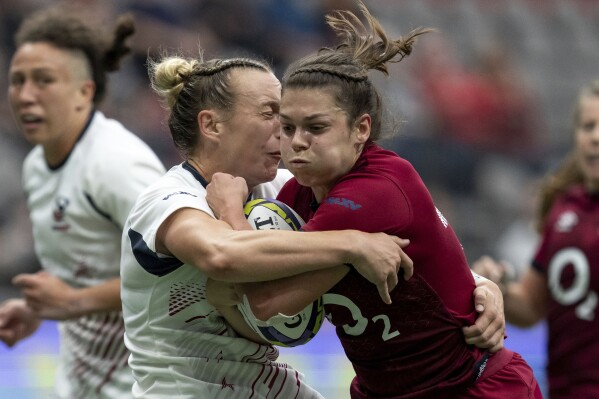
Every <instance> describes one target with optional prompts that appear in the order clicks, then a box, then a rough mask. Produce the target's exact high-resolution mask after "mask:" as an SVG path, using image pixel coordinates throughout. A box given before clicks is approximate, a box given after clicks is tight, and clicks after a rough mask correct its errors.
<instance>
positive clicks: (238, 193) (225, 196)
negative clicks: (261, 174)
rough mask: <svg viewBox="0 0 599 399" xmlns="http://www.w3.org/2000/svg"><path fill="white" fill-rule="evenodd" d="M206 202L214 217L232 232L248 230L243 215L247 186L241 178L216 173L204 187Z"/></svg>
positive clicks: (248, 227) (248, 226)
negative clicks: (231, 228)
mask: <svg viewBox="0 0 599 399" xmlns="http://www.w3.org/2000/svg"><path fill="white" fill-rule="evenodd" d="M206 192H207V195H206V201H208V205H209V206H210V209H212V212H214V216H216V218H217V219H220V220H222V221H224V222H227V223H228V224H229V225H230V226H231V227H233V229H234V230H248V229H251V227H250V225H249V224H248V223H247V221H246V219H245V215H244V214H243V204H244V203H245V201H246V199H247V197H248V186H247V184H246V181H245V179H244V178H243V177H234V176H232V175H230V174H228V173H220V172H217V173H215V174H214V175H212V179H211V180H210V183H209V184H208V186H206Z"/></svg>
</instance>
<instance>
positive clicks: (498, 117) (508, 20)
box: [0, 0, 599, 399]
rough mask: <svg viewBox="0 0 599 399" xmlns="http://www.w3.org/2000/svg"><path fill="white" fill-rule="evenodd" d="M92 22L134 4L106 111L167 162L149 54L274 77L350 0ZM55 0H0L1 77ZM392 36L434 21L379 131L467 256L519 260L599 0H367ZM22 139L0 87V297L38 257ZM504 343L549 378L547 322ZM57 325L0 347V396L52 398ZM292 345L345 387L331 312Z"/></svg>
mask: <svg viewBox="0 0 599 399" xmlns="http://www.w3.org/2000/svg"><path fill="white" fill-rule="evenodd" d="M67 2H68V3H70V4H71V5H72V6H73V7H80V8H81V10H82V12H84V13H87V14H88V15H89V18H90V20H92V21H96V22H97V23H98V24H99V25H102V24H104V25H107V26H111V25H112V22H113V21H114V18H115V17H116V15H118V14H120V13H122V12H132V13H133V15H134V16H135V18H136V22H137V31H138V32H137V34H136V35H135V36H134V38H133V40H132V45H133V48H134V54H133V57H130V58H128V59H127V61H126V62H125V64H124V65H123V68H122V70H121V71H120V72H118V73H117V74H114V75H113V76H112V77H111V87H110V92H109V95H108V98H107V101H105V103H104V105H103V107H102V110H103V111H104V112H105V113H107V114H108V115H110V116H111V117H114V118H116V119H119V120H121V121H122V122H123V123H124V124H125V125H127V126H128V127H129V128H130V129H132V130H133V131H134V132H136V133H137V134H139V135H140V136H141V137H142V138H143V139H144V140H146V141H147V142H148V143H149V144H150V145H151V146H152V147H153V148H154V149H155V150H156V152H157V153H158V154H159V155H160V157H161V158H162V159H163V161H164V163H165V164H166V165H167V167H170V166H172V165H173V164H175V163H178V162H180V161H181V159H180V158H179V156H178V154H177V153H176V152H175V150H174V147H173V145H172V144H171V139H170V136H169V134H168V131H167V129H166V127H165V125H164V124H163V117H164V113H163V112H162V110H161V108H160V106H159V104H158V102H157V99H156V97H155V96H154V95H153V94H152V93H151V92H150V90H149V85H148V78H147V73H146V69H145V62H146V59H147V57H148V55H149V56H152V55H156V54H159V53H160V52H162V51H165V50H166V51H169V52H183V53H185V54H188V55H192V56H193V55H197V54H198V48H199V47H200V46H201V48H202V49H203V51H204V54H205V57H208V58H212V57H227V56H232V55H235V56H239V55H247V56H259V57H261V58H264V59H266V60H267V61H269V62H270V63H271V64H272V65H273V66H274V68H275V71H276V72H277V74H278V75H279V76H280V75H281V74H282V72H283V70H284V67H285V66H286V65H287V64H288V63H289V62H291V61H293V60H294V59H296V58H298V57H300V56H303V55H305V54H307V53H308V52H310V51H313V50H315V49H317V48H320V47H322V46H323V45H327V44H331V43H333V40H334V38H333V37H331V34H330V32H329V31H328V29H327V27H326V26H325V25H324V23H323V15H324V14H325V13H326V12H327V11H329V10H332V9H353V8H355V2H354V1H353V0H287V1H280V0H279V1H277V0H178V1H177V2H172V1H168V0H70V1H67ZM52 3H55V1H52V0H20V1H18V2H16V1H1V2H0V88H3V89H6V85H7V80H6V78H7V70H8V63H9V61H10V55H11V54H12V52H13V50H14V46H13V42H12V35H13V34H14V32H15V30H16V28H17V26H18V24H19V22H20V21H21V19H22V18H23V16H24V15H26V14H28V13H30V12H32V11H34V10H36V9H37V8H39V7H42V6H45V5H48V4H52ZM365 3H366V4H367V6H368V7H369V8H370V9H371V11H372V12H373V14H374V15H375V16H377V17H378V18H379V19H380V20H381V22H382V24H383V26H384V27H385V28H386V30H387V31H388V32H389V33H391V36H397V35H401V34H403V33H407V32H408V31H410V30H411V29H414V28H416V27H420V26H424V27H432V28H436V30H437V32H436V33H431V34H428V35H426V36H424V37H422V38H421V39H420V40H419V41H418V42H417V44H416V46H415V48H414V52H413V54H412V55H411V56H410V57H408V58H406V59H405V60H404V61H402V62H401V63H399V64H397V65H394V66H393V68H392V70H391V74H390V77H389V78H385V77H383V76H382V75H380V74H379V75H373V77H374V78H375V80H376V81H377V82H378V83H379V87H380V88H381V91H382V93H383V95H384V96H385V97H386V99H387V104H388V108H389V115H390V116H391V124H390V125H389V126H388V128H389V130H390V131H397V133H396V134H395V135H394V136H393V138H390V139H388V140H386V141H385V142H384V143H383V144H384V145H385V146H386V147H388V148H391V149H393V150H395V151H396V152H398V153H399V154H400V155H402V156H403V157H405V158H407V159H408V160H410V161H411V162H412V163H413V164H414V165H415V166H416V168H417V169H418V170H419V171H420V173H421V175H422V177H423V179H424V181H425V182H426V183H427V185H428V186H429V188H430V190H431V192H432V194H433V197H434V198H435V200H436V202H437V207H438V208H439V209H440V210H442V211H443V213H444V214H445V216H446V218H447V219H448V220H449V221H450V223H451V224H452V225H453V227H454V229H455V230H456V231H457V233H458V235H459V237H460V239H461V240H462V244H463V246H464V249H465V251H466V254H467V257H468V259H469V260H470V261H473V260H475V259H477V258H478V257H479V256H481V255H483V254H491V255H493V256H495V257H498V258H503V259H506V260H509V261H511V262H512V263H514V264H515V265H516V266H519V265H525V264H527V262H528V261H529V259H530V256H531V255H532V252H533V249H534V245H535V242H536V240H537V237H536V235H535V232H534V230H533V228H532V221H533V216H534V205H535V197H534V188H535V185H536V183H537V182H538V180H539V178H540V177H541V176H542V175H543V174H544V173H546V172H547V171H548V170H550V169H551V168H552V167H554V166H555V165H556V162H557V161H558V160H559V159H560V158H561V157H562V156H563V155H564V154H565V152H566V151H567V150H568V148H569V146H570V143H571V142H570V140H571V109H572V106H573V103H574V101H575V99H576V96H577V91H578V88H579V87H580V86H581V85H583V84H585V83H587V82H588V81H590V80H593V79H596V78H599V70H598V65H599V41H598V40H596V37H598V35H599V3H597V2H596V1H594V0H503V1H486V0H365ZM29 148H30V147H29V145H28V144H27V143H26V142H25V141H24V140H23V139H22V138H21V137H20V135H19V133H18V132H17V131H16V129H15V126H14V124H13V121H12V117H11V115H10V112H9V109H8V106H7V104H6V96H0V184H1V187H2V190H0V254H1V256H0V299H3V298H7V297H10V296H11V295H13V294H15V291H14V290H13V289H12V288H11V287H10V278H11V277H12V276H14V275H15V274H17V273H19V272H33V271H36V270H38V268H39V265H38V264H37V262H36V260H35V257H34V255H33V250H32V243H31V234H30V231H29V230H30V225H29V220H28V217H27V212H26V209H25V206H24V198H23V195H22V191H21V188H20V167H21V162H22V160H23V158H24V156H25V154H26V153H27V151H28V150H29ZM508 335H509V338H508V340H507V341H506V345H507V346H508V347H510V348H512V349H515V350H517V351H519V352H520V353H522V354H523V356H524V357H525V358H526V359H527V360H528V361H529V362H530V363H531V365H533V367H534V368H535V373H536V374H537V377H538V378H539V380H540V382H541V383H542V384H544V383H545V380H544V375H543V364H544V361H545V353H544V344H545V329H544V325H540V326H538V327H536V328H534V329H531V330H520V329H516V328H514V327H509V329H508ZM56 339H57V337H56V331H55V325H54V323H52V322H47V323H45V324H44V326H43V328H42V330H41V331H39V332H38V334H36V336H35V337H32V338H31V339H29V340H27V341H25V342H22V343H21V344H20V345H18V346H17V347H16V348H14V349H13V350H8V349H6V348H5V347H0V397H2V398H4V397H6V398H24V399H27V398H45V397H47V396H48V389H49V388H50V386H51V384H52V376H53V367H54V364H55V360H56V353H57V348H56V343H57V341H56ZM282 353H283V359H284V360H288V361H289V362H290V363H292V364H293V365H294V366H296V367H297V368H298V369H300V370H301V371H303V372H304V373H305V374H306V376H307V378H308V381H310V382H311V383H312V384H313V385H315V386H317V387H319V388H320V389H321V391H322V392H323V394H325V395H326V396H327V397H330V398H343V397H346V395H347V389H346V387H347V385H348V383H349V381H350V380H351V378H352V370H351V367H349V365H348V363H347V361H346V360H345V358H344V356H343V353H342V350H341V348H340V347H339V345H338V343H337V342H336V340H335V338H334V333H333V331H332V329H330V326H327V327H326V328H325V329H324V330H323V331H322V332H321V333H320V334H319V335H318V336H317V338H316V339H315V340H314V341H313V342H312V343H310V344H309V345H307V346H306V347H304V348H300V349H294V350H285V351H283V352H282Z"/></svg>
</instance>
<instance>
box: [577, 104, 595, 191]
mask: <svg viewBox="0 0 599 399" xmlns="http://www.w3.org/2000/svg"><path fill="white" fill-rule="evenodd" d="M575 148H576V154H577V158H578V163H579V165H580V168H581V170H582V172H583V175H584V178H585V184H586V186H587V187H588V188H589V190H591V191H598V190H599V97H597V96H591V95H588V96H584V97H582V99H581V102H580V120H579V124H578V127H577V128H576V133H575Z"/></svg>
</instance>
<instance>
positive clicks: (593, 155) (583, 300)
mask: <svg viewBox="0 0 599 399" xmlns="http://www.w3.org/2000/svg"><path fill="white" fill-rule="evenodd" d="M537 228H538V231H539V233H540V234H541V242H540V244H539V246H538V248H537V252H536V255H535V256H534V258H533V260H532V267H529V268H528V270H527V271H526V272H525V274H524V275H523V276H522V277H521V278H520V279H519V280H518V281H510V279H509V278H508V276H510V275H511V273H510V267H511V265H509V264H506V263H504V262H499V261H496V260H493V259H492V258H490V257H488V256H485V257H482V258H481V259H479V260H478V261H477V262H475V263H474V264H473V269H474V270H475V271H476V272H478V273H480V274H482V275H485V276H487V277H488V278H491V279H492V280H494V281H495V282H497V283H498V284H499V286H500V287H501V288H502V290H503V292H504V297H505V314H506V318H507V320H508V321H509V322H510V323H513V324H514V325H517V326H521V327H530V326H533V325H535V324H536V323H538V322H539V321H541V320H542V319H543V318H546V319H547V325H548V343H547V344H548V345H547V353H548V362H547V377H548V381H549V397H550V398H551V399H567V398H581V399H590V398H598V397H599V358H598V352H599V341H598V339H597V338H598V337H599V317H598V312H597V304H598V297H597V293H598V292H599V81H594V82H592V83H591V84H589V85H588V86H586V87H583V88H582V90H581V92H580V95H579V98H578V101H577V103H576V108H575V112H574V146H573V149H572V151H571V152H570V154H569V155H568V157H566V159H565V160H564V161H563V162H562V164H561V165H560V167H559V168H557V169H556V170H555V171H554V172H553V173H551V174H550V175H548V176H547V177H546V179H545V181H544V184H543V185H542V187H541V190H540V206H539V211H538V220H537Z"/></svg>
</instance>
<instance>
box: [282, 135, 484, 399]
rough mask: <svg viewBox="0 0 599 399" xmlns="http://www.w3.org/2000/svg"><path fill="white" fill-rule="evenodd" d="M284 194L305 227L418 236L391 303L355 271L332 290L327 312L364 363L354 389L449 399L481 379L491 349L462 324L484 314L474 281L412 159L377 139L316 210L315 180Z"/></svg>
mask: <svg viewBox="0 0 599 399" xmlns="http://www.w3.org/2000/svg"><path fill="white" fill-rule="evenodd" d="M278 199H279V200H281V201H283V202H285V203H286V204H288V205H289V206H291V207H292V208H293V209H295V210H296V211H297V212H298V213H299V214H300V215H301V216H302V217H303V218H304V220H305V221H306V222H307V223H306V225H305V226H304V227H303V230H305V231H322V230H342V229H356V230H361V231H366V232H385V233H388V234H393V235H397V236H399V237H402V238H409V239H410V245H409V246H408V247H407V248H405V252H406V253H407V254H408V255H409V256H410V258H411V259H412V260H413V261H414V276H413V277H412V278H411V279H410V280H409V281H404V280H403V279H401V278H400V282H399V285H398V286H397V287H396V288H395V289H394V290H393V291H392V292H391V298H392V301H393V304H392V305H386V304H385V303H383V301H382V300H381V299H380V297H379V295H378V292H377V290H376V287H375V286H374V285H373V284H370V283H368V282H366V280H364V279H363V278H362V277H361V276H360V275H359V274H358V273H357V272H356V271H354V270H352V271H350V272H349V273H348V274H347V275H346V276H345V277H344V278H343V279H342V280H341V281H340V282H339V283H338V284H337V285H335V286H334V287H333V288H332V289H331V290H330V291H329V292H328V293H327V294H325V311H326V314H327V318H329V320H330V321H331V322H332V323H333V324H334V325H335V326H336V332H337V335H338V337H339V339H340V341H341V343H342V345H343V348H344V350H345V353H346V355H347V357H348V359H349V360H350V361H351V363H352V365H353V367H354V369H355V372H356V379H355V380H354V383H353V384H352V397H371V396H375V397H382V396H384V397H393V398H422V397H431V395H436V396H437V397H443V398H450V397H452V396H453V395H452V393H454V392H459V391H465V389H466V387H467V386H469V385H471V384H472V383H473V382H474V381H475V379H476V375H477V373H478V372H479V371H481V368H484V366H483V367H481V364H482V362H483V355H484V353H483V352H482V351H481V350H479V349H478V348H475V347H473V346H469V345H466V343H465V341H464V336H463V334H462V330H461V328H462V327H463V326H467V325H471V324H473V323H474V321H475V319H476V312H475V310H474V305H473V300H472V291H473V290H474V288H475V285H474V280H473V278H472V275H471V272H470V269H469V267H468V264H467V261H466V258H465V255H464V252H463V249H462V246H461V245H460V242H459V241H458V239H457V237H456V235H455V234H454V232H453V230H452V228H451V227H450V225H449V223H448V222H447V220H446V219H445V218H444V217H443V215H442V214H441V212H440V211H439V210H438V209H437V208H436V207H435V205H434V203H433V200H432V198H431V196H430V194H429V192H428V190H427V189H426V187H425V186H424V183H423V182H422V180H421V179H420V177H419V175H418V173H417V172H416V171H415V170H414V168H413V167H412V166H411V165H410V163H409V162H407V161H406V160H404V159H402V158H400V157H399V156H397V155H396V154H395V153H393V152H390V151H387V150H384V149H382V148H381V147H379V146H378V145H376V144H369V145H368V146H367V147H366V148H365V149H364V151H363V152H362V155H361V156H360V158H359V159H358V161H357V162H356V164H355V165H354V167H353V169H352V170H351V171H350V172H349V173H348V174H347V175H345V176H343V177H342V178H341V179H339V181H338V182H337V184H336V185H335V187H333V188H332V189H331V191H330V192H329V194H328V196H327V197H326V198H325V199H324V200H323V201H322V202H321V203H320V204H319V205H318V209H317V210H316V205H315V201H314V196H313V194H312V191H311V189H310V188H308V187H302V186H300V185H299V184H298V183H297V181H296V180H295V179H292V180H290V181H289V182H288V183H287V184H286V185H285V186H284V188H283V189H282V190H281V192H280V193H279V196H278ZM356 245H360V243H359V242H357V243H356ZM492 359H493V357H491V359H490V360H489V363H490V362H491V361H492ZM479 360H480V362H479ZM485 366H489V364H485Z"/></svg>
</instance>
